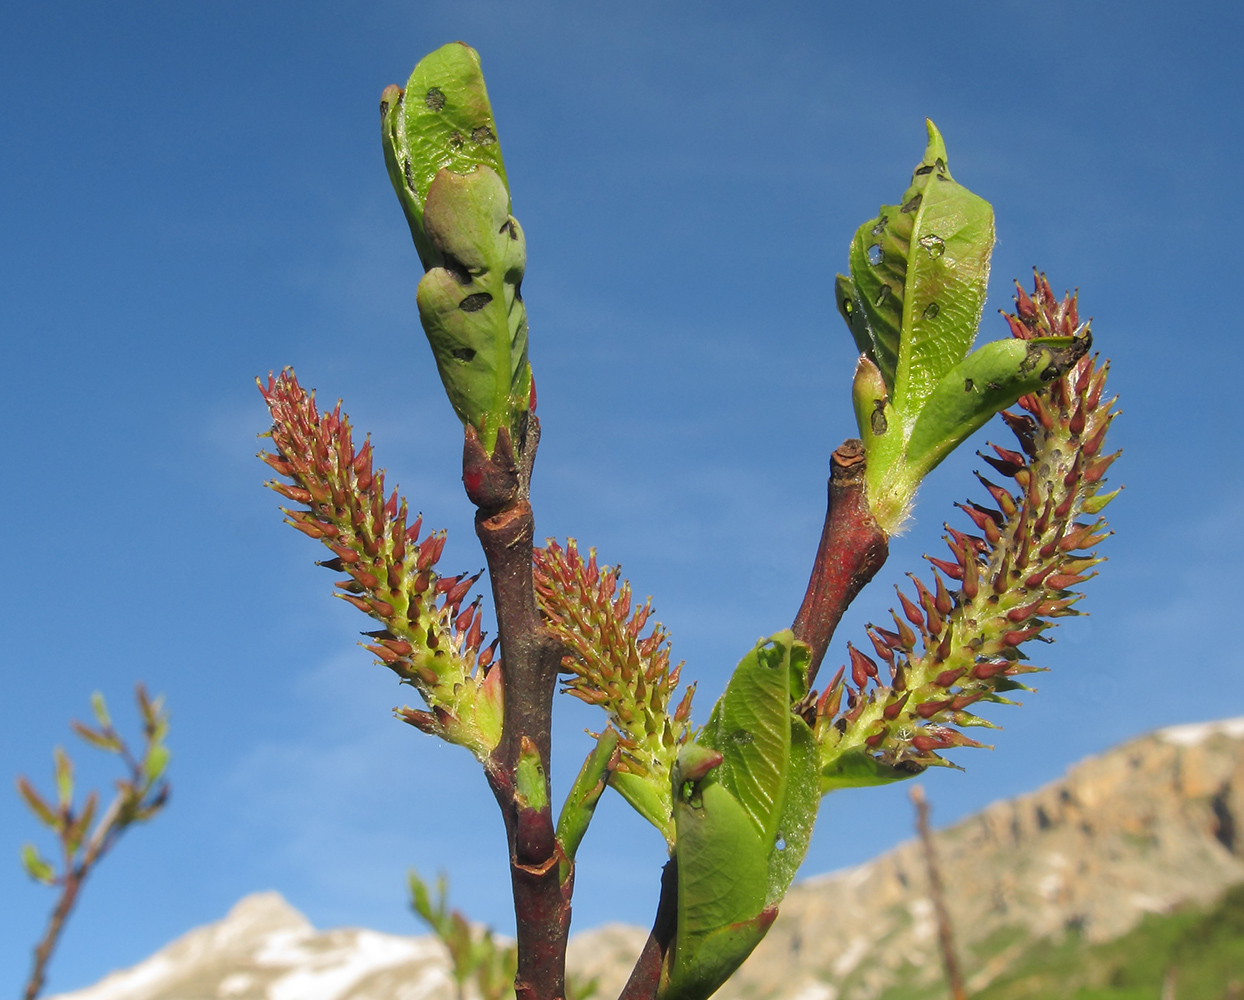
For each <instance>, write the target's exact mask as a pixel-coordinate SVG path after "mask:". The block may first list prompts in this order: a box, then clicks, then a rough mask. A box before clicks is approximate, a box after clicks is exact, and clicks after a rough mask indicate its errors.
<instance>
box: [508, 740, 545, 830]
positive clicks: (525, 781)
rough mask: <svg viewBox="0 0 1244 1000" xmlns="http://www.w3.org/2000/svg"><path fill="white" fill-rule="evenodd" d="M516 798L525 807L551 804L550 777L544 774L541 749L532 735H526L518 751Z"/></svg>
mask: <svg viewBox="0 0 1244 1000" xmlns="http://www.w3.org/2000/svg"><path fill="white" fill-rule="evenodd" d="M514 799H515V801H516V802H517V803H518V804H519V806H520V807H522V808H524V809H535V810H537V811H539V810H541V809H547V808H548V806H549V785H548V779H547V778H545V776H544V762H543V761H541V760H540V751H539V749H538V748H537V747H536V745H535V743H534V742H533V741H532V740H531V739H530V737H527V736H524V737H523V741H522V746H521V748H520V749H519V752H518V765H517V766H516V767H515V768H514Z"/></svg>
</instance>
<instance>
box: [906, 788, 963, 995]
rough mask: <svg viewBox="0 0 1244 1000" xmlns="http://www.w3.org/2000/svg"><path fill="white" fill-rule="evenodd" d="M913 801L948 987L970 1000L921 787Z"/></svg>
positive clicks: (913, 796) (912, 792)
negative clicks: (960, 964)
mask: <svg viewBox="0 0 1244 1000" xmlns="http://www.w3.org/2000/svg"><path fill="white" fill-rule="evenodd" d="M911 801H912V803H913V804H914V805H915V807H916V832H917V833H919V834H920V843H921V845H922V846H923V847H924V865H925V869H926V871H927V872H928V875H929V898H930V900H932V902H933V912H934V914H935V915H936V917H937V939H938V943H939V944H940V945H941V949H942V964H943V966H944V967H945V969H946V983H947V985H948V986H949V987H950V995H951V997H952V998H953V1000H968V994H967V990H965V989H964V987H963V973H962V972H961V971H960V970H959V959H958V957H957V956H956V955H955V938H954V931H953V929H952V928H951V926H950V913H949V911H948V910H947V909H946V890H945V888H944V887H943V886H942V876H941V872H940V871H939V870H938V867H937V851H936V849H935V848H934V846H933V835H932V834H931V833H930V832H929V802H928V800H927V799H926V798H925V797H924V789H923V788H921V787H920V786H919V785H916V786H915V787H914V788H912V790H911Z"/></svg>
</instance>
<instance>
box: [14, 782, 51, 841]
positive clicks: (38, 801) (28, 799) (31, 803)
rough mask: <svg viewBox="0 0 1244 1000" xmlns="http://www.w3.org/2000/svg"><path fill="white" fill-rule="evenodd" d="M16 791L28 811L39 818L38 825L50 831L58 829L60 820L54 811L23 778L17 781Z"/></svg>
mask: <svg viewBox="0 0 1244 1000" xmlns="http://www.w3.org/2000/svg"><path fill="white" fill-rule="evenodd" d="M17 791H18V793H19V794H20V795H21V797H22V800H23V801H24V802H25V803H26V805H27V807H28V808H29V809H30V811H31V812H32V813H34V814H35V816H37V817H38V818H39V822H40V823H42V824H43V825H44V826H46V827H48V828H50V829H52V830H57V829H59V828H60V819H59V818H58V817H57V815H56V812H55V810H54V809H53V808H52V807H51V806H50V805H49V804H48V802H47V800H46V799H44V798H43V796H42V795H40V794H39V793H38V791H37V790H36V789H35V786H34V785H32V784H31V783H30V782H29V780H27V779H26V778H25V777H24V776H21V777H18V779H17Z"/></svg>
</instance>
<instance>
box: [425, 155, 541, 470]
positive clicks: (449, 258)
mask: <svg viewBox="0 0 1244 1000" xmlns="http://www.w3.org/2000/svg"><path fill="white" fill-rule="evenodd" d="M424 224H425V227H426V230H427V234H428V239H429V241H430V242H431V243H432V245H433V246H435V247H436V248H437V250H438V251H440V259H441V264H440V265H439V266H434V267H431V268H430V269H429V270H428V272H427V274H425V275H424V276H423V280H422V281H420V282H419V290H418V294H417V296H416V302H417V304H418V306H419V319H420V321H421V322H422V323H423V329H424V332H425V333H426V334H427V336H428V342H429V343H430V344H431V345H432V354H433V356H434V357H435V358H436V365H437V368H438V370H439V371H440V375H441V382H442V383H443V384H444V386H445V392H446V394H447V395H448V396H449V402H450V403H451V404H452V405H453V408H454V411H455V412H456V413H457V414H458V417H459V419H461V420H462V422H463V423H464V424H467V425H469V426H471V427H474V428H475V429H476V430H477V431H478V432H479V436H480V441H481V443H482V444H483V446H484V447H485V448H486V449H487V450H488V451H489V452H490V453H491V452H492V450H493V447H494V445H495V443H496V438H497V432H498V431H499V430H500V429H501V428H502V427H506V428H507V429H508V430H509V431H510V434H511V437H512V440H514V441H515V442H520V441H521V436H520V435H521V433H522V432H521V425H520V424H516V423H514V418H515V416H516V415H519V414H525V413H526V412H527V408H528V403H529V399H530V396H531V367H530V365H529V364H528V363H527V309H526V306H524V305H523V299H522V295H521V293H520V291H519V288H520V286H521V284H522V281H523V270H524V268H525V267H526V263H527V249H526V241H525V240H524V238H523V231H522V229H521V227H520V226H519V225H518V220H517V219H515V218H514V217H513V216H511V215H510V195H509V192H508V191H507V190H506V188H505V184H504V182H503V181H502V180H501V177H500V176H499V175H498V174H497V173H496V172H495V171H493V170H492V169H491V168H489V167H486V166H480V167H477V168H476V169H475V170H473V171H472V172H471V173H469V174H456V173H453V172H452V171H449V170H442V171H441V172H440V173H439V174H437V175H436V179H435V180H434V181H433V182H432V186H431V188H430V189H429V190H428V198H427V203H426V207H425V213H424Z"/></svg>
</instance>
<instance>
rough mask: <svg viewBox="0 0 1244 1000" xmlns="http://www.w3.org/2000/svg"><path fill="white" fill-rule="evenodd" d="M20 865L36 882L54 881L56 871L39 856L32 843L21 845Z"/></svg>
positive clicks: (50, 883) (45, 883)
mask: <svg viewBox="0 0 1244 1000" xmlns="http://www.w3.org/2000/svg"><path fill="white" fill-rule="evenodd" d="M22 867H23V868H25V869H26V874H27V875H29V876H30V877H31V878H32V879H34V880H35V881H36V882H42V883H43V884H44V885H52V884H53V883H54V882H55V881H56V872H55V871H54V870H53V869H52V866H51V865H50V864H48V863H47V862H46V861H44V860H43V858H42V857H40V856H39V852H38V850H37V849H36V848H35V845H34V844H23V845H22Z"/></svg>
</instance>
